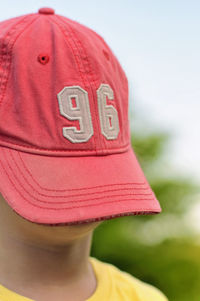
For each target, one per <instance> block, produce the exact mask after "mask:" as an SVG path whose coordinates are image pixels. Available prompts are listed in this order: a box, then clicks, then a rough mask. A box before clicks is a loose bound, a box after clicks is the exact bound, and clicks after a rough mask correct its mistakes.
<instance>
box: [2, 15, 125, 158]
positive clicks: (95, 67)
mask: <svg viewBox="0 0 200 301" xmlns="http://www.w3.org/2000/svg"><path fill="white" fill-rule="evenodd" d="M0 145H2V146H7V147H11V148H14V149H18V150H22V151H26V152H31V153H39V154H48V155H49V154H51V155H56V156H68V155H70V156H77V155H78V156H81V155H102V154H109V153H116V152H122V151H125V150H126V149H127V148H128V146H129V145H130V130H129V122H128V82H127V78H126V75H125V73H124V71H123V69H122V67H121V66H120V64H119V62H118V60H117V59H116V57H115V55H114V54H113V53H112V51H111V50H110V48H109V47H108V46H107V44H106V43H105V41H104V40H103V39H102V38H101V37H100V36H99V35H98V34H97V33H95V32H94V31H92V30H91V29H89V28H87V27H85V26H83V25H81V24H79V23H77V22H75V21H72V20H70V19H68V18H66V17H63V16H60V15H56V14H55V15H53V14H38V13H36V14H29V15H23V16H20V17H17V18H12V19H9V20H6V21H3V22H1V23H0Z"/></svg>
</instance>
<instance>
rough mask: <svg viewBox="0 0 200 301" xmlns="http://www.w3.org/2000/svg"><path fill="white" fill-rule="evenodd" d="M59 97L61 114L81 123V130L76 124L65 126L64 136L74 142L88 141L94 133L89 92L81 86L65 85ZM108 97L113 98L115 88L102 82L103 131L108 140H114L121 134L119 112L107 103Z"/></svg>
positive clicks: (100, 97) (98, 94)
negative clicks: (73, 103) (73, 101)
mask: <svg viewBox="0 0 200 301" xmlns="http://www.w3.org/2000/svg"><path fill="white" fill-rule="evenodd" d="M57 97H58V103H59V109H60V114H61V115H62V116H64V117H65V118H67V119H69V120H79V124H80V130H77V128H76V127H74V126H72V127H63V136H64V137H65V138H66V139H68V140H69V141H71V142H72V143H81V142H87V141H88V140H89V139H90V138H91V137H92V136H93V134H94V131H93V126H92V117H91V112H90V106H89V99H88V93H87V92H86V91H85V90H84V89H82V88H81V87H79V86H72V87H64V88H63V90H62V91H61V92H60V93H58V95H57ZM106 97H108V99H109V100H113V99H114V93H113V90H112V89H111V87H110V86H109V85H106V84H101V86H100V87H99V89H98V90H97V99H98V110H99V118H100V125H101V132H102V134H103V135H104V136H105V137H106V139H107V140H114V139H117V136H118V134H119V119H118V113H117V110H116V109H115V108H114V107H113V106H112V105H107V103H106ZM72 99H75V102H76V107H73V105H72Z"/></svg>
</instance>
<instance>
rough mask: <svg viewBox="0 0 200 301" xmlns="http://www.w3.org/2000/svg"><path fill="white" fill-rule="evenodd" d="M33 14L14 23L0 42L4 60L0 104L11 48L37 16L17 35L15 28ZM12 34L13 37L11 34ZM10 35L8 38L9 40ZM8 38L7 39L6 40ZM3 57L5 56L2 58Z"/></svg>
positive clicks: (2, 97)
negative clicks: (0, 42)
mask: <svg viewBox="0 0 200 301" xmlns="http://www.w3.org/2000/svg"><path fill="white" fill-rule="evenodd" d="M33 15H35V14H29V15H27V16H26V17H24V18H23V19H22V20H20V21H19V22H18V23H17V24H14V26H13V27H12V28H11V30H10V31H9V32H7V34H6V35H5V37H4V38H3V40H4V41H3V43H2V49H1V54H2V58H1V59H2V60H3V61H4V66H5V68H3V74H2V76H1V80H0V89H1V98H0V105H1V104H2V103H3V99H4V96H5V92H6V86H7V82H8V78H9V74H10V69H11V62H12V50H13V47H14V44H15V42H16V41H17V39H18V38H19V36H20V35H21V34H22V33H23V32H24V31H25V30H26V29H27V28H28V27H29V26H30V25H31V24H32V23H33V22H34V21H35V20H37V19H38V16H36V17H35V18H34V19H33V20H31V22H30V23H29V24H27V26H26V27H25V28H24V27H23V29H22V30H21V31H20V32H19V33H18V35H17V36H15V35H14V34H15V32H16V31H17V29H18V28H19V29H21V27H22V26H25V25H26V23H27V21H29V18H30V16H33ZM12 34H13V37H12V36H11V35H12ZM9 37H10V40H9ZM7 40H8V41H7ZM4 57H5V58H4Z"/></svg>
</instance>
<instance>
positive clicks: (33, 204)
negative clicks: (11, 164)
mask: <svg viewBox="0 0 200 301" xmlns="http://www.w3.org/2000/svg"><path fill="white" fill-rule="evenodd" d="M0 164H1V166H2V167H3V170H4V172H5V173H6V175H7V177H8V179H9V180H10V182H11V184H12V185H13V187H14V188H15V190H16V191H17V192H18V194H19V195H21V197H22V198H23V199H24V200H25V201H26V202H27V203H29V204H31V205H32V206H34V207H37V208H41V209H45V210H69V209H73V208H85V207H94V206H100V205H104V204H111V203H121V202H126V201H141V199H133V198H130V199H120V200H114V201H108V202H102V203H97V204H90V205H85V204H84V205H82V206H68V207H62V208H54V207H42V206H39V205H38V204H35V203H33V202H31V201H30V200H27V199H26V198H25V197H24V195H23V194H22V193H21V192H20V191H19V190H18V189H17V187H16V185H15V183H14V182H13V180H12V179H11V178H10V176H9V174H8V173H7V171H6V169H5V167H4V166H3V164H2V161H1V160H0ZM22 188H23V187H22ZM111 197H112V196H111ZM121 197H123V195H122V196H121ZM33 198H34V197H33ZM100 199H101V198H100ZM90 200H91V199H90ZM90 200H89V201H90ZM142 201H155V199H154V198H153V199H142ZM44 202H45V201H44ZM76 202H77V201H73V203H76ZM45 203H46V204H48V203H49V202H45ZM146 210H152V208H150V209H148V208H147V209H146Z"/></svg>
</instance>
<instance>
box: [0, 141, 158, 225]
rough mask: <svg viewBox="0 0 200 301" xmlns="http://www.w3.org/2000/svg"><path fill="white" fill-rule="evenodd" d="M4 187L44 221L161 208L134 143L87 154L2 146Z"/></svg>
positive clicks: (19, 209)
mask: <svg viewBox="0 0 200 301" xmlns="http://www.w3.org/2000/svg"><path fill="white" fill-rule="evenodd" d="M0 192H1V193H2V195H3V197H4V198H5V200H6V201H7V203H8V204H9V205H10V207H11V208H12V209H13V210H14V211H15V212H16V213H18V214H19V215H20V216H22V217H23V218H25V219H27V220H29V221H31V222H35V223H41V224H61V223H62V224H72V223H73V224H76V223H82V222H83V223H84V222H92V221H98V220H104V219H111V218H114V217H117V216H125V215H135V214H155V213H159V212H161V207H160V204H159V202H158V200H157V199H156V196H155V194H154V192H153V191H152V189H151V187H150V185H149V183H148V181H147V179H146V177H145V175H144V173H143V171H142V169H141V167H140V165H139V162H138V160H137V158H136V156H135V153H134V151H133V149H132V148H131V147H130V149H129V150H128V151H127V152H124V153H118V154H112V155H104V156H82V157H56V156H51V157H50V156H46V155H38V154H31V153H28V152H21V151H17V150H14V149H11V148H7V147H0Z"/></svg>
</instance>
